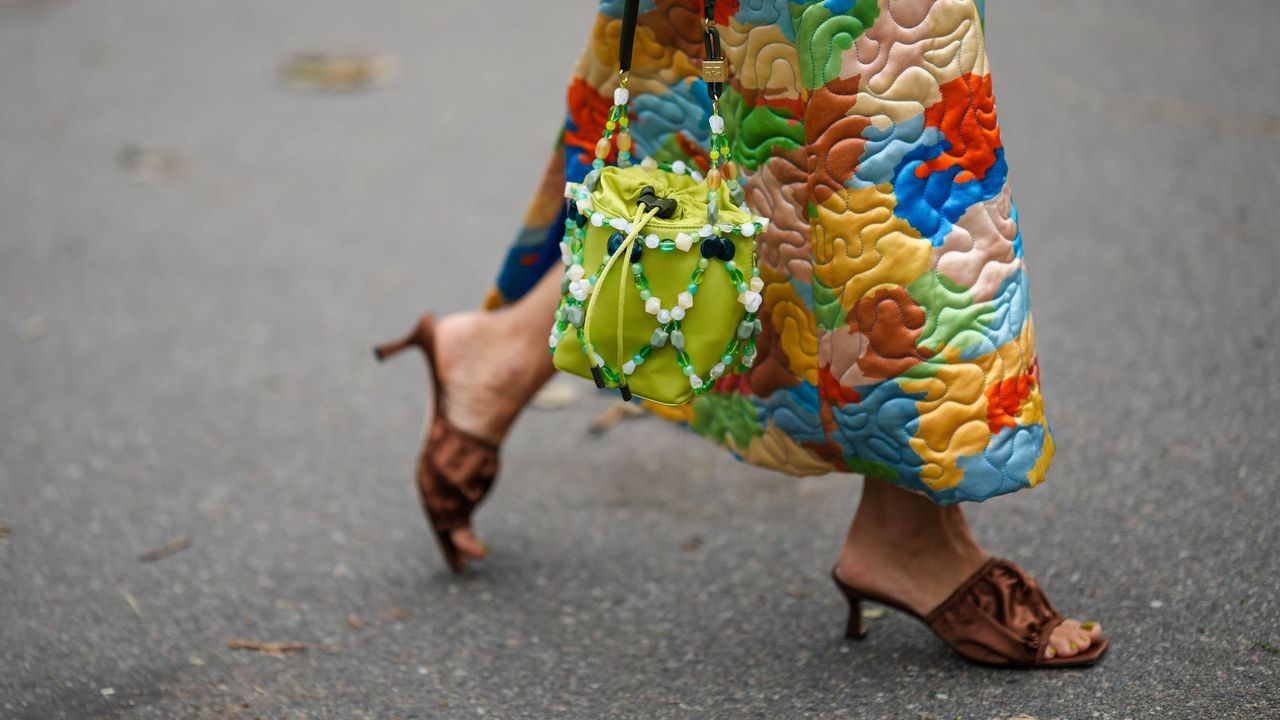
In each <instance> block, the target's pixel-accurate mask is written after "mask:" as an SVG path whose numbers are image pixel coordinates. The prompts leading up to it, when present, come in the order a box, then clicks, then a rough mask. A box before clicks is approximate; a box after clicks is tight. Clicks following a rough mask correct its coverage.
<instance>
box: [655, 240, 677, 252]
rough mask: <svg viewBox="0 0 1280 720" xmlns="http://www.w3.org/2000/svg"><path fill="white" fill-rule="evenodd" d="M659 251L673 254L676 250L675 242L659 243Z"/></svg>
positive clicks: (662, 241)
mask: <svg viewBox="0 0 1280 720" xmlns="http://www.w3.org/2000/svg"><path fill="white" fill-rule="evenodd" d="M658 249H659V250H661V251H663V252H671V251H672V250H675V249H676V241H675V240H661V241H659V242H658Z"/></svg>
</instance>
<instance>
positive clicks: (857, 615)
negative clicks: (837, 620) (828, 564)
mask: <svg viewBox="0 0 1280 720" xmlns="http://www.w3.org/2000/svg"><path fill="white" fill-rule="evenodd" d="M831 579H832V580H834V581H835V583H836V587H838V588H840V592H841V593H843V594H844V599H845V600H848V601H849V622H848V624H847V625H846V626H845V629H844V636H845V638H846V639H848V640H861V639H862V638H864V637H866V636H867V623H866V620H864V619H863V617H862V594H861V593H859V592H858V591H857V590H854V589H853V588H852V587H849V586H848V585H846V584H845V582H844V581H843V580H841V579H840V576H839V575H836V571H835V568H832V569H831Z"/></svg>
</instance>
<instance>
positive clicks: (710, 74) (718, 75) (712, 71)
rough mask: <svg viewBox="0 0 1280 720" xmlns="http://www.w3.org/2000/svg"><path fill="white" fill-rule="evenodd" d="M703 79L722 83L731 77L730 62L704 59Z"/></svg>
mask: <svg viewBox="0 0 1280 720" xmlns="http://www.w3.org/2000/svg"><path fill="white" fill-rule="evenodd" d="M702 79H703V80H704V81H706V82H709V83H713V82H714V83H722V82H725V81H727V80H728V79H729V64H728V63H726V62H725V61H724V60H703V61H702Z"/></svg>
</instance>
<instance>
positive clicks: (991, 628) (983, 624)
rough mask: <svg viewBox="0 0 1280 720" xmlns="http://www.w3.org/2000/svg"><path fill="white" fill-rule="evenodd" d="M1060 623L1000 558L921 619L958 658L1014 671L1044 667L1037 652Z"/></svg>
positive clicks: (1032, 585)
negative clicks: (1014, 667)
mask: <svg viewBox="0 0 1280 720" xmlns="http://www.w3.org/2000/svg"><path fill="white" fill-rule="evenodd" d="M1063 620H1064V618H1063V617H1062V616H1061V615H1060V614H1058V611H1057V610H1055V609H1054V607H1053V605H1052V604H1051V603H1050V602H1049V598H1047V597H1046V596H1045V594H1044V591H1042V590H1041V589H1040V584H1039V583H1037V582H1036V581H1035V579H1034V578H1032V577H1031V576H1030V575H1028V574H1027V573H1026V572H1025V571H1023V569H1022V568H1020V567H1018V565H1017V564H1016V563H1014V562H1012V561H1009V560H1004V559H1000V558H991V559H990V560H988V561H987V562H986V563H985V564H984V565H983V566H982V567H981V568H979V569H978V571H977V572H975V573H974V574H973V575H972V576H971V577H970V578H969V579H968V580H966V581H965V582H964V583H962V584H961V585H960V587H958V588H956V590H955V592H953V593H952V594H951V596H950V597H949V598H947V599H946V600H945V601H943V603H942V604H941V605H939V606H938V607H937V608H935V609H934V610H933V611H932V612H930V613H929V614H928V616H926V617H925V618H924V621H925V623H927V624H928V625H929V627H930V628H932V629H933V631H934V632H935V633H937V634H938V636H939V637H941V638H942V639H943V641H944V642H946V643H947V644H948V645H950V646H951V647H952V648H954V649H955V650H956V652H959V653H960V654H961V655H964V656H965V657H967V658H969V659H971V660H976V661H977V662H981V663H987V664H990V665H1012V666H1017V667H1030V666H1033V665H1039V664H1042V663H1044V662H1045V661H1044V656H1043V652H1042V648H1044V646H1045V644H1046V643H1047V642H1048V640H1049V636H1050V635H1051V634H1052V633H1053V630H1054V629H1055V628H1057V627H1058V625H1060V624H1062V622H1063ZM1067 659H1068V658H1064V660H1067ZM1069 659H1070V660H1075V659H1076V658H1069Z"/></svg>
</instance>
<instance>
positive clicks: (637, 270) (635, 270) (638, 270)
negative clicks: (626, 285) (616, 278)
mask: <svg viewBox="0 0 1280 720" xmlns="http://www.w3.org/2000/svg"><path fill="white" fill-rule="evenodd" d="M631 273H632V274H633V275H640V274H642V273H644V266H643V265H641V264H640V263H636V264H635V265H632V266H631Z"/></svg>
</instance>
